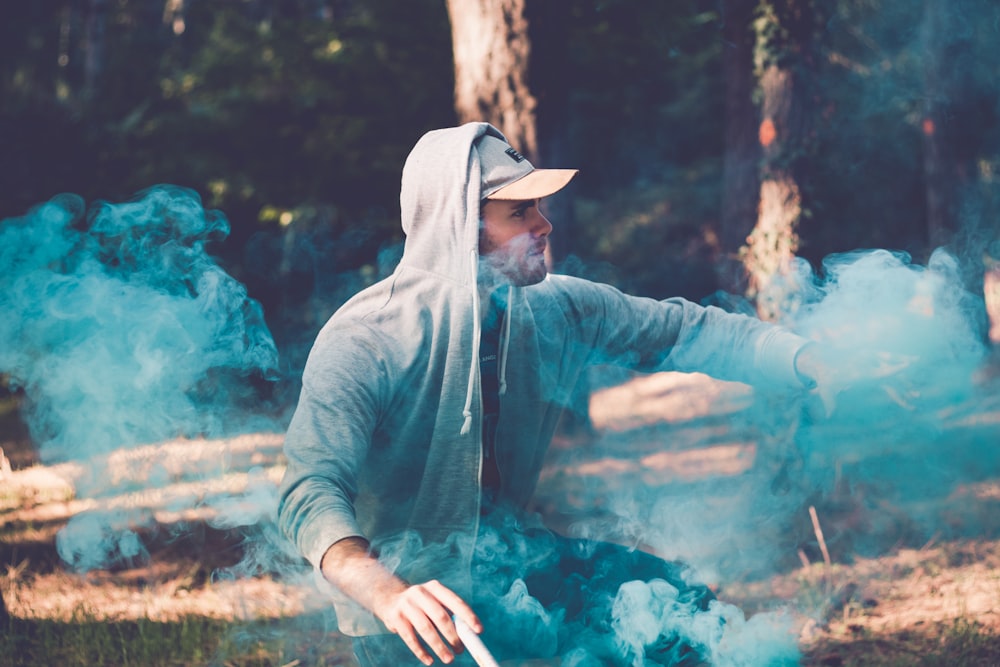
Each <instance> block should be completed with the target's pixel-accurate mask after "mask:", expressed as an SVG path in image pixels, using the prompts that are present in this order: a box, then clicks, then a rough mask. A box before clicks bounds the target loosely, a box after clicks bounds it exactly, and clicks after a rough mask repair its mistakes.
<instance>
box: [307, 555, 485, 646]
mask: <svg viewBox="0 0 1000 667" xmlns="http://www.w3.org/2000/svg"><path fill="white" fill-rule="evenodd" d="M320 569H321V570H322V572H323V576H324V577H326V579H327V580H328V581H329V582H330V583H332V584H333V585H334V586H336V587H337V588H339V589H340V590H341V591H343V592H344V593H346V594H347V595H348V596H349V597H351V598H352V599H353V600H355V601H356V602H358V603H359V604H361V605H362V606H363V607H365V608H366V609H368V610H369V611H371V612H372V613H373V614H375V616H377V617H378V619H379V620H380V621H382V623H383V624H384V625H385V626H386V628H388V629H389V630H390V631H391V632H394V633H395V634H397V635H399V636H400V638H401V639H402V640H403V641H404V642H405V643H406V645H407V647H409V649H410V651H412V652H413V655H415V656H416V657H417V659H419V660H420V661H421V662H423V663H424V664H425V665H430V664H432V663H433V662H434V657H433V656H432V655H431V653H430V652H429V651H428V650H427V647H430V649H431V650H432V651H433V652H434V653H435V654H436V655H437V657H438V658H440V659H441V662H443V663H445V664H448V663H450V662H451V661H452V660H454V659H455V653H457V652H460V651H462V649H463V646H462V641H461V639H459V636H458V631H457V630H456V629H455V623H454V621H452V614H454V615H455V616H457V617H458V618H460V619H462V620H463V621H465V623H466V624H467V625H468V626H469V627H470V628H472V629H473V631H475V632H477V633H479V632H482V623H480V621H479V618H478V617H477V616H476V614H475V612H473V611H472V608H471V607H469V605H468V604H466V603H465V601H464V600H462V598H460V597H459V596H458V595H457V594H456V593H455V592H454V591H452V590H451V589H449V588H447V587H446V586H444V585H443V584H441V583H440V582H438V581H428V582H426V583H423V584H412V585H411V584H408V583H407V582H405V581H403V580H402V579H400V578H399V577H397V576H396V575H394V574H393V573H392V572H390V571H389V570H387V569H386V568H385V566H383V565H382V564H381V563H380V562H379V561H378V559H377V558H375V557H374V556H373V555H372V554H371V552H370V550H369V545H368V542H367V541H365V540H363V539H361V538H359V537H349V538H346V539H343V540H341V541H339V542H337V543H336V544H334V545H333V546H331V547H330V548H329V549H327V552H326V553H325V554H324V555H323V562H322V564H321V567H320Z"/></svg>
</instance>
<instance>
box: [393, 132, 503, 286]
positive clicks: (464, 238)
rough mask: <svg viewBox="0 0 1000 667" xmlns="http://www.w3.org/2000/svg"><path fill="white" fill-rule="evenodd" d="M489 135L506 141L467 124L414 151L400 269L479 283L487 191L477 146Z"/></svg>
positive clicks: (404, 196) (403, 199) (404, 190)
mask: <svg viewBox="0 0 1000 667" xmlns="http://www.w3.org/2000/svg"><path fill="white" fill-rule="evenodd" d="M486 134H489V135H492V136H494V137H497V138H499V139H502V140H504V141H506V137H504V135H503V134H502V133H501V132H500V130H498V129H497V128H495V127H493V126H492V125H490V124H489V123H466V124H465V125H462V126H460V127H453V128H446V129H442V130H433V131H431V132H428V133H427V134H425V135H424V136H423V137H421V138H420V140H419V141H418V142H417V144H416V145H415V146H414V147H413V150H412V151H410V155H409V156H408V157H407V159H406V163H405V164H404V165H403V178H402V185H401V187H400V193H399V203H400V211H401V215H402V224H403V232H404V233H405V234H406V242H405V243H404V246H403V258H402V260H401V262H400V265H401V266H404V267H407V268H412V269H419V270H423V271H428V272H431V273H435V274H437V275H439V276H442V277H444V278H448V279H449V280H453V281H456V282H458V283H460V284H467V283H468V282H469V281H471V280H473V279H474V276H475V267H474V266H473V265H474V264H475V263H476V262H477V261H478V254H479V202H480V199H481V188H482V176H481V173H482V170H481V165H480V164H479V153H478V151H476V150H474V146H475V143H476V141H477V140H478V139H479V138H480V137H482V136H483V135H486Z"/></svg>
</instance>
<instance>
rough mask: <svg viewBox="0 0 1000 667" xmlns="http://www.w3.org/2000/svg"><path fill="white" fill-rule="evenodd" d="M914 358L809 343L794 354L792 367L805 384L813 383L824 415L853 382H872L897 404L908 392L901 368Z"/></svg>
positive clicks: (829, 414) (827, 413) (855, 383)
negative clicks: (902, 380) (902, 378)
mask: <svg viewBox="0 0 1000 667" xmlns="http://www.w3.org/2000/svg"><path fill="white" fill-rule="evenodd" d="M912 361H913V360H912V359H910V358H906V357H903V356H902V355H898V354H891V353H889V352H877V351H872V350H865V349H863V348H862V349H850V350H847V349H840V348H834V347H832V346H831V345H829V344H826V343H810V344H808V345H806V346H805V347H804V348H802V350H800V351H799V353H798V355H797V356H796V358H795V370H796V372H797V373H798V374H799V376H800V377H801V378H802V379H803V382H804V384H807V385H810V384H811V385H812V387H811V389H813V390H814V391H815V392H816V393H817V394H818V396H819V398H820V400H821V401H822V403H823V409H824V410H825V412H826V416H827V417H829V416H831V415H832V414H833V412H834V410H835V409H836V407H837V396H838V395H839V394H840V393H841V392H843V391H846V390H847V389H849V388H851V387H852V386H855V385H859V384H862V383H875V384H877V385H878V386H879V387H880V388H881V389H882V390H883V391H885V392H886V394H887V395H888V396H889V397H890V398H891V399H893V400H894V401H895V402H896V403H898V404H899V405H902V406H903V407H907V406H906V405H905V403H904V402H903V400H902V398H901V397H902V396H905V395H906V394H907V393H908V390H907V388H906V387H905V385H903V384H902V383H901V376H900V373H901V371H903V370H905V369H906V368H907V367H908V366H909V365H910V363H911V362H912Z"/></svg>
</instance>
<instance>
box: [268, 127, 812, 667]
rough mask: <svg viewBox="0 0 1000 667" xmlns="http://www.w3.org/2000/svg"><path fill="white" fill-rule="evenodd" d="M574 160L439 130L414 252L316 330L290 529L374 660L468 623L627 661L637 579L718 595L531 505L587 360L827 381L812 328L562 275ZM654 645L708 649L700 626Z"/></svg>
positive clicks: (289, 483)
mask: <svg viewBox="0 0 1000 667" xmlns="http://www.w3.org/2000/svg"><path fill="white" fill-rule="evenodd" d="M575 173H576V172H575V170H536V169H534V168H533V167H532V165H531V164H530V163H529V162H528V161H527V160H525V159H524V157H523V156H522V155H520V154H519V153H518V152H517V151H516V150H514V149H513V148H512V147H511V146H509V145H508V144H507V142H506V140H505V139H504V137H503V135H502V134H501V133H500V132H499V131H498V130H497V129H496V128H494V127H493V126H491V125H489V124H486V123H469V124H466V125H463V126H461V127H456V128H448V129H443V130H435V131H432V132H429V133H428V134H426V135H424V137H422V138H421V139H420V141H419V142H418V143H417V144H416V146H415V147H414V149H413V151H412V152H411V153H410V155H409V157H408V158H407V161H406V164H405V165H404V167H403V176H402V187H401V194H400V202H401V206H402V224H403V230H404V232H405V233H406V242H405V246H404V252H403V257H402V259H401V260H400V263H399V266H398V267H397V268H396V270H395V272H394V273H393V274H392V275H391V276H390V277H388V278H386V279H385V280H383V281H381V282H379V283H378V284H376V285H374V286H372V287H370V288H368V289H365V290H363V291H362V292H360V293H359V294H357V295H355V297H353V298H352V299H351V300H350V301H349V302H348V303H346V304H345V305H344V306H343V307H342V308H341V309H340V310H338V312H337V313H335V314H334V315H333V317H332V318H331V319H330V321H329V322H328V323H327V324H326V326H325V327H324V328H323V330H322V331H321V332H320V334H319V336H318V338H317V340H316V343H315V345H314V347H313V350H312V352H311V354H310V357H309V360H308V362H307V365H306V369H305V373H304V375H303V387H302V395H301V397H300V401H299V405H298V407H297V409H296V412H295V415H294V417H293V419H292V422H291V424H290V426H289V429H288V434H287V438H286V443H285V451H286V454H287V458H288V468H287V472H286V474H285V478H284V480H283V482H282V486H281V495H280V508H279V521H280V525H281V527H282V529H283V530H284V531H285V533H286V534H287V535H288V536H289V537H290V538H291V539H292V540H293V541H294V542H295V543H296V544H297V545H298V547H299V549H300V550H301V551H302V553H303V554H304V555H305V556H306V558H307V559H308V560H309V561H310V562H311V563H312V564H313V565H314V566H315V567H316V568H317V569H318V571H319V572H321V573H322V576H323V578H324V579H325V580H326V581H328V582H330V583H331V584H332V585H333V589H334V591H335V597H334V600H335V606H336V611H337V618H338V624H339V626H340V628H341V630H342V631H343V632H344V633H346V634H349V635H352V636H355V637H358V639H357V640H356V641H355V648H356V655H357V657H358V659H359V661H360V662H361V663H362V664H363V665H401V664H411V663H412V664H417V662H416V661H417V660H419V662H422V663H423V664H428V665H429V664H431V663H432V662H433V661H434V656H437V658H439V659H440V660H442V661H443V662H445V663H449V662H452V661H453V660H454V659H455V658H456V656H457V655H458V653H460V652H461V650H462V643H461V641H460V640H459V636H458V632H457V630H456V624H455V621H454V620H453V619H459V620H460V621H462V622H464V623H465V624H467V625H468V626H470V627H471V628H472V629H473V631H475V632H483V633H484V634H483V637H484V638H485V639H486V643H487V645H488V646H490V648H492V649H495V650H497V651H499V652H500V653H501V655H511V654H513V653H515V652H517V651H518V650H520V649H523V648H525V647H523V646H519V644H524V643H525V642H524V635H523V633H525V632H528V633H533V634H531V636H532V637H533V641H532V642H529V643H532V644H533V646H532V647H530V648H532V649H533V651H531V653H534V655H535V657H545V656H547V655H554V654H565V653H567V652H569V651H575V652H576V655H584V654H586V655H588V656H592V657H593V658H594V659H599V660H602V661H604V662H605V663H610V664H616V662H617V663H620V664H631V661H632V658H633V657H634V656H629V655H616V651H619V652H620V651H621V650H622V649H621V648H620V647H616V646H615V643H614V641H613V640H609V639H608V635H609V634H610V633H611V622H610V619H609V618H608V616H609V614H610V606H611V603H612V602H613V600H614V596H615V592H616V590H617V588H618V586H619V585H620V584H621V583H624V582H626V581H629V580H631V579H646V580H650V579H662V580H665V581H667V582H669V583H670V584H671V585H672V586H673V587H675V589H676V591H677V601H678V604H682V605H687V607H689V608H690V609H691V610H692V612H693V613H694V612H697V611H698V610H700V609H704V608H706V607H707V605H708V603H709V601H710V600H711V599H712V595H711V593H710V592H709V591H708V590H707V589H706V588H705V587H704V586H699V585H691V584H690V583H688V582H687V581H686V576H687V573H686V572H685V571H684V569H683V567H682V566H680V565H679V564H675V563H665V562H664V561H661V560H660V559H657V558H655V557H653V556H652V555H650V554H646V553H643V552H641V551H634V550H628V549H624V548H621V547H617V546H616V545H610V544H603V543H590V542H586V541H584V540H569V539H567V538H564V537H561V536H558V535H555V534H553V533H551V532H549V531H547V530H545V528H544V527H543V526H541V525H539V524H538V523H537V522H534V521H533V520H532V518H531V517H526V516H525V515H524V513H523V509H524V507H525V506H526V505H527V503H528V501H529V500H530V498H531V495H532V493H533V491H534V488H535V485H536V483H537V480H538V475H539V471H540V468H541V464H542V460H543V457H544V454H545V451H546V448H547V446H548V444H549V440H550V438H551V436H552V434H553V432H554V430H555V427H556V422H557V419H558V417H559V414H560V412H561V410H562V408H563V407H565V406H566V405H567V403H568V402H569V400H570V397H571V395H572V389H573V386H574V384H575V383H576V381H577V379H578V378H579V377H580V375H581V373H582V372H583V371H584V369H585V368H586V367H587V366H588V365H591V364H618V365H621V366H625V367H628V368H632V369H635V370H639V371H646V372H652V371H658V370H667V369H676V370H682V371H696V370H698V371H704V372H707V373H710V374H713V375H716V376H718V377H722V378H725V379H732V380H740V381H745V382H751V383H755V384H770V385H772V386H782V387H791V388H801V387H803V386H804V384H805V383H806V382H808V379H809V378H810V377H811V374H810V373H809V369H808V368H807V366H808V365H809V363H811V362H810V360H809V359H808V356H807V354H806V355H799V352H800V351H801V350H802V348H803V347H804V346H805V344H806V341H805V340H803V339H801V338H799V337H798V336H795V335H793V334H791V333H789V332H786V331H783V330H781V329H778V328H775V327H772V326H769V325H766V324H764V323H762V322H760V321H757V320H754V319H752V318H748V317H744V316H738V315H731V314H727V313H724V312H723V311H721V310H718V309H712V308H708V309H706V308H702V307H700V306H697V305H695V304H692V303H690V302H687V301H684V300H681V299H674V300H667V301H663V302H658V301H655V300H652V299H643V298H636V297H630V296H627V295H624V294H622V293H621V292H619V291H617V290H615V289H614V288H612V287H609V286H607V285H601V284H597V283H592V282H589V281H585V280H581V279H577V278H572V277H568V276H557V275H547V271H546V266H545V260H544V250H545V245H546V240H547V237H548V235H549V233H550V232H551V231H552V225H551V224H550V223H549V221H548V220H547V219H546V218H545V217H544V216H543V215H542V213H541V211H540V210H539V207H538V203H539V200H540V199H541V198H543V197H545V196H548V195H551V194H553V193H555V192H557V191H558V190H560V189H562V188H563V187H564V186H565V185H566V184H567V183H568V182H569V181H570V179H571V178H572V177H573V176H574V175H575ZM797 357H800V358H799V359H798V362H799V363H798V368H797V367H796V358H797ZM803 377H805V380H804V379H803ZM515 599H516V601H517V602H518V605H519V606H518V608H517V609H516V610H514V604H513V602H512V601H514V600H515ZM525 609H528V610H529V611H527V612H526V611H525ZM525 619H528V620H529V621H530V619H537V621H538V622H537V623H534V622H525ZM514 630H517V632H518V633H522V634H521V636H520V639H519V638H518V637H517V636H512V635H515V634H516V633H515V632H514ZM645 651H646V657H647V658H649V659H656V658H657V656H659V659H660V660H661V661H662V662H664V663H665V664H678V663H679V662H680V661H685V660H689V661H690V662H692V663H693V662H697V661H698V660H699V647H698V646H697V644H696V642H694V641H692V640H690V639H689V638H686V637H667V636H664V637H660V638H658V639H657V640H656V641H655V642H652V643H651V645H650V646H648V647H646V649H645ZM526 657H532V656H531V655H530V654H529V655H527V656H526ZM407 661H408V662H407ZM684 664H688V663H687V662H685V663H684Z"/></svg>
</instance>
